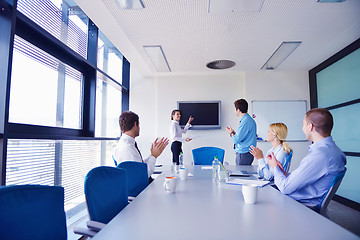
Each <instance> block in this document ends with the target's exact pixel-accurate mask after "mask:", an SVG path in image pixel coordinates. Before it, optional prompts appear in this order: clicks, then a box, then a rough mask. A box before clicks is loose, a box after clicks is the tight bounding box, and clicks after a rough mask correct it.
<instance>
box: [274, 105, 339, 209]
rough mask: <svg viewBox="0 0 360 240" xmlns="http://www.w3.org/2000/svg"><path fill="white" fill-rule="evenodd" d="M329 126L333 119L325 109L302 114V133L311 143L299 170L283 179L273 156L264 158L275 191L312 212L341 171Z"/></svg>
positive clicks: (282, 174)
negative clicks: (277, 189)
mask: <svg viewBox="0 0 360 240" xmlns="http://www.w3.org/2000/svg"><path fill="white" fill-rule="evenodd" d="M333 123H334V122H333V117H332V115H331V113H330V112H329V111H328V110H326V109H323V108H316V109H312V110H310V111H308V112H307V113H306V115H305V118H304V120H303V131H304V133H305V136H306V138H307V139H308V140H310V141H313V142H314V143H313V144H312V145H311V146H310V147H309V153H308V155H307V156H306V157H305V158H304V159H303V160H302V161H301V163H300V166H299V167H298V168H297V169H296V170H295V171H293V172H292V173H290V174H288V175H287V176H286V173H285V172H283V171H282V166H281V164H280V163H279V162H278V161H277V160H276V158H275V156H274V154H273V153H271V154H270V155H268V156H267V160H268V163H269V165H270V167H272V168H274V180H275V184H276V186H277V187H278V188H279V190H280V191H281V192H282V193H283V194H286V195H289V196H290V197H292V198H293V199H295V200H297V201H299V202H301V203H303V204H304V205H306V206H308V207H310V208H313V209H315V208H316V207H317V206H318V205H319V204H320V202H321V199H322V197H323V196H324V194H325V193H326V191H327V190H328V189H329V187H330V184H331V181H332V179H333V178H334V176H335V175H337V174H338V173H340V172H342V171H344V170H345V164H346V158H345V154H344V153H343V152H342V151H341V150H340V148H339V147H338V146H336V144H335V142H334V141H333V139H332V137H331V130H332V128H333Z"/></svg>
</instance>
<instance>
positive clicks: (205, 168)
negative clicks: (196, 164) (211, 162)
mask: <svg viewBox="0 0 360 240" xmlns="http://www.w3.org/2000/svg"><path fill="white" fill-rule="evenodd" d="M208 169H212V166H202V167H201V170H208Z"/></svg>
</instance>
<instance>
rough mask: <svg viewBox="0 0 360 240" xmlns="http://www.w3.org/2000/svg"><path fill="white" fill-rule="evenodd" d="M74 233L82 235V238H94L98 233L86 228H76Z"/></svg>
mask: <svg viewBox="0 0 360 240" xmlns="http://www.w3.org/2000/svg"><path fill="white" fill-rule="evenodd" d="M74 233H75V234H79V235H82V236H86V237H94V236H95V235H96V234H97V232H95V231H92V230H90V229H88V228H84V227H75V228H74Z"/></svg>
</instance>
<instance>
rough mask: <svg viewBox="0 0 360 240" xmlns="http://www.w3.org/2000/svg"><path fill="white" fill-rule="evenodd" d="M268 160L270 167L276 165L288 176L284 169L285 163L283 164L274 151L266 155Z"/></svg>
mask: <svg viewBox="0 0 360 240" xmlns="http://www.w3.org/2000/svg"><path fill="white" fill-rule="evenodd" d="M266 159H267V162H268V164H269V166H270V167H272V168H274V167H279V168H280V170H281V171H282V172H283V173H284V175H285V176H287V173H286V172H285V170H284V167H283V165H282V164H281V162H279V161H278V160H277V159H276V157H275V155H274V153H273V152H271V153H270V154H269V155H267V156H266Z"/></svg>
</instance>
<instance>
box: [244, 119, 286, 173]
mask: <svg viewBox="0 0 360 240" xmlns="http://www.w3.org/2000/svg"><path fill="white" fill-rule="evenodd" d="M287 133H288V129H287V127H286V125H285V124H284V123H273V124H271V125H270V127H269V131H268V133H267V141H268V142H271V145H272V148H270V149H269V151H267V153H266V156H267V155H269V154H271V152H273V153H274V155H275V156H276V159H278V161H279V162H280V163H281V165H282V166H283V167H284V166H285V163H286V160H287V158H288V157H289V154H290V152H291V151H292V150H291V148H290V147H289V145H288V144H287V142H286V141H285V139H286V136H287ZM250 153H251V154H252V155H253V156H254V158H255V159H257V160H258V169H257V172H258V174H259V176H260V177H261V178H264V179H265V180H272V179H273V178H274V168H271V167H270V166H269V164H268V163H267V161H266V159H265V158H264V155H263V152H262V151H261V150H260V149H259V148H258V147H254V146H251V149H250Z"/></svg>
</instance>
